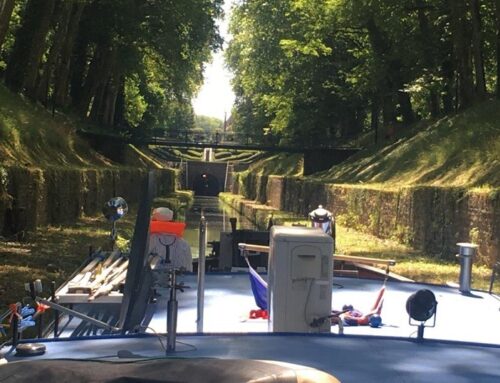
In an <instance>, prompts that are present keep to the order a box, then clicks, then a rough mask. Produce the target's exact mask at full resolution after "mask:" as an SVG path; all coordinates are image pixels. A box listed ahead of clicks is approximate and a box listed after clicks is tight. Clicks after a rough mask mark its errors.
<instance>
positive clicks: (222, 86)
mask: <svg viewBox="0 0 500 383" xmlns="http://www.w3.org/2000/svg"><path fill="white" fill-rule="evenodd" d="M230 6H231V1H230V0H226V1H225V2H224V12H225V15H226V17H225V18H224V20H221V21H219V31H220V34H221V36H222V37H223V38H224V46H227V40H228V39H229V35H228V32H227V27H228V21H229V11H230ZM223 55H224V53H223V52H222V51H219V52H217V53H215V54H214V55H213V60H212V62H211V63H208V64H205V65H206V68H205V74H204V77H205V81H204V83H203V86H202V88H201V90H200V92H199V93H198V96H197V97H196V98H195V99H194V100H193V108H194V112H195V114H197V115H203V116H210V117H217V118H218V119H220V120H224V114H225V113H227V118H229V115H230V114H231V108H232V105H233V102H234V93H233V91H232V89H231V85H230V83H229V82H230V80H231V73H230V72H229V71H228V70H227V69H226V68H225V67H224V57H223Z"/></svg>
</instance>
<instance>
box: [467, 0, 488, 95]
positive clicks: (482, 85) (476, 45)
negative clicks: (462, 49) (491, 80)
mask: <svg viewBox="0 0 500 383" xmlns="http://www.w3.org/2000/svg"><path fill="white" fill-rule="evenodd" d="M470 9H471V15H472V49H473V54H474V69H475V72H474V73H475V76H476V93H477V96H478V98H479V99H484V98H485V97H486V80H485V75H484V59H483V39H482V35H481V12H480V9H481V6H480V4H479V0H470Z"/></svg>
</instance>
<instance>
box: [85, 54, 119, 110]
mask: <svg viewBox="0 0 500 383" xmlns="http://www.w3.org/2000/svg"><path fill="white" fill-rule="evenodd" d="M115 53H116V52H115V50H114V49H113V48H111V47H109V46H108V45H101V46H99V47H98V48H97V49H96V53H95V56H94V59H93V60H92V64H91V66H90V69H89V74H88V76H87V78H86V79H85V85H84V88H83V91H82V98H81V100H80V104H79V110H80V114H81V115H82V117H88V113H89V109H90V107H91V106H92V104H93V103H96V106H97V107H98V106H99V103H100V99H99V96H100V93H99V91H100V87H103V86H106V84H107V82H108V79H109V76H110V74H111V70H112V68H113V64H114V61H115V58H116V54H115ZM101 89H102V88H101ZM96 96H97V98H96Z"/></svg>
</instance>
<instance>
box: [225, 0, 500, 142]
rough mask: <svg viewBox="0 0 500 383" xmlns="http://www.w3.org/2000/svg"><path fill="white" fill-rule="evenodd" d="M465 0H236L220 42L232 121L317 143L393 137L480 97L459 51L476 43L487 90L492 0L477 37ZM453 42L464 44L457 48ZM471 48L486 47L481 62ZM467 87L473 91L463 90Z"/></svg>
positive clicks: (492, 75)
mask: <svg viewBox="0 0 500 383" xmlns="http://www.w3.org/2000/svg"><path fill="white" fill-rule="evenodd" d="M471 4H472V3H470V2H466V1H465V0H456V1H453V2H438V3H435V2H434V3H433V2H430V1H428V0H402V1H401V0H385V1H380V0H376V1H372V0H321V1H317V0H315V1H313V0H283V1H279V2H276V1H274V2H272V1H271V2H270V1H266V0H255V1H251V2H250V1H243V2H238V3H237V5H236V6H235V8H234V11H233V14H232V19H231V26H230V31H231V33H232V35H233V40H232V41H231V42H230V44H229V48H228V50H227V51H226V57H227V60H228V64H229V67H230V68H231V69H232V70H233V72H234V74H235V76H234V80H233V85H234V89H235V92H236V95H237V98H236V106H235V110H234V111H233V125H234V127H235V129H237V130H239V131H243V132H249V133H253V134H261V135H267V134H270V135H273V136H275V137H276V138H277V139H278V140H280V141H281V142H283V143H290V142H296V143H301V144H306V143H313V141H312V139H314V143H316V144H317V141H318V139H320V142H321V144H324V145H325V144H330V145H339V143H343V142H350V140H351V138H352V137H358V136H360V135H362V134H363V133H364V132H366V131H368V130H374V129H377V131H376V137H377V138H376V139H378V140H380V138H381V137H387V138H389V139H390V138H392V136H393V131H394V129H395V128H396V127H397V128H401V127H407V126H410V125H411V124H412V123H413V122H415V121H416V120H420V119H423V118H431V117H432V118H435V117H438V116H439V115H442V114H446V113H450V112H452V111H454V110H455V109H456V108H457V107H458V108H462V107H464V106H469V105H470V100H481V99H482V98H481V95H480V94H481V90H480V88H481V84H479V83H478V82H479V79H478V77H477V76H476V78H475V79H472V77H473V74H474V73H473V72H474V71H473V70H472V69H473V68H471V64H470V63H471V62H472V60H471V59H470V58H469V59H468V61H467V63H464V62H463V57H464V54H469V55H470V54H471V53H470V50H471V47H473V50H479V51H481V52H479V54H476V52H473V53H474V54H476V56H475V57H474V61H475V62H474V65H475V67H476V68H475V69H476V73H477V71H478V70H479V68H480V67H481V68H482V67H484V69H485V78H486V83H487V89H489V90H490V91H493V90H494V85H495V83H497V84H498V79H497V78H496V76H497V73H496V72H495V66H496V63H495V61H496V60H498V57H497V56H496V52H495V48H494V47H495V45H496V41H495V36H496V35H497V33H498V20H497V19H496V18H497V16H495V7H498V5H495V4H494V3H493V2H491V1H487V2H482V3H481V8H480V14H479V17H480V20H479V22H480V24H481V26H482V30H481V31H480V32H481V34H480V36H479V37H477V36H476V35H475V32H474V30H473V28H472V23H473V22H474V20H473V19H474V18H475V15H474V12H473V10H472V8H471V7H472V5H471ZM456 9H459V12H458V13H456V12H455V10H456ZM464 12H465V13H466V15H465V17H463V16H462V15H463V13H464ZM497 15H498V10H497ZM457 23H458V24H457ZM456 25H458V28H456ZM461 30H468V31H472V33H467V34H464V33H462V34H461V33H460V31H461ZM473 39H479V43H477V42H473V41H472V40H473ZM460 47H465V48H464V49H465V51H464V53H463V54H462V52H461V51H460V49H459V48H460ZM467 52H469V53H467ZM478 57H484V60H485V62H484V65H483V63H481V62H479V58H478ZM467 76H469V77H470V78H471V83H472V85H470V84H467V86H468V87H469V88H467V89H465V91H466V92H465V93H464V89H462V88H464V87H465V85H463V83H464V82H465V80H467V78H469V77H467ZM456 78H461V79H462V80H463V81H461V82H456V81H455V80H456ZM474 80H475V82H476V84H474ZM474 85H475V86H474ZM467 92H468V93H470V100H466V99H465V98H464V97H465V96H466V95H467ZM483 99H484V96H483ZM372 137H373V135H372ZM372 139H373V138H372Z"/></svg>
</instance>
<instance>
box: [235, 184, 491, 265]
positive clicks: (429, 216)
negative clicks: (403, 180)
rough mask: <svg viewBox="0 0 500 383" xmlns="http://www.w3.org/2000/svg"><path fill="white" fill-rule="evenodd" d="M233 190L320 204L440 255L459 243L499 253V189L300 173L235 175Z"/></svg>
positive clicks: (274, 202)
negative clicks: (384, 184) (324, 179)
mask: <svg viewBox="0 0 500 383" xmlns="http://www.w3.org/2000/svg"><path fill="white" fill-rule="evenodd" d="M233 192H234V193H239V194H242V195H244V196H245V197H246V198H249V199H252V200H255V201H257V202H260V203H265V204H266V205H267V206H269V207H272V208H275V209H278V210H284V211H290V212H294V213H298V214H300V215H302V216H304V217H306V216H307V213H308V212H310V211H312V210H314V209H315V208H317V207H318V205H319V204H321V205H323V206H324V207H325V208H326V209H328V210H330V211H332V212H333V213H334V216H335V218H336V220H337V222H338V223H340V224H342V225H344V226H347V227H351V228H355V229H357V230H360V231H363V232H366V233H370V234H373V235H376V236H377V237H380V238H391V239H396V240H399V241H400V242H403V243H406V244H408V245H411V246H412V247H414V248H416V249H419V250H423V251H425V252H427V253H430V254H434V255H436V256H439V257H440V258H443V259H454V257H455V254H456V253H457V246H456V243H457V242H470V241H472V242H474V243H477V244H478V245H479V251H478V259H477V261H478V262H479V263H482V264H486V265H491V264H492V263H493V262H494V260H495V258H496V257H499V255H498V254H499V238H500V192H498V191H496V192H481V191H471V190H468V189H465V188H440V187H400V188H393V189H378V188H371V187H369V186H358V185H336V184H325V183H321V182H316V181H309V180H306V179H303V178H299V177H280V176H258V175H254V174H248V175H244V176H243V175H242V174H239V175H238V177H235V180H234V185H233Z"/></svg>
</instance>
